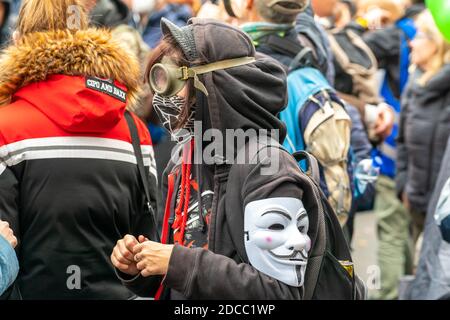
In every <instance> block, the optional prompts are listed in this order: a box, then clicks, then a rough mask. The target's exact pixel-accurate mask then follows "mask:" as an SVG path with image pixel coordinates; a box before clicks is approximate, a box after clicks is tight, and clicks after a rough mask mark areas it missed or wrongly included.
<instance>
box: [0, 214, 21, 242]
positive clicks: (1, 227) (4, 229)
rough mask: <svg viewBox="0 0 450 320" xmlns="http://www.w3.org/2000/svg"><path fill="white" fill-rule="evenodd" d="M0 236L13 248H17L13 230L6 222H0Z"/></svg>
mask: <svg viewBox="0 0 450 320" xmlns="http://www.w3.org/2000/svg"><path fill="white" fill-rule="evenodd" d="M0 236H2V237H3V238H5V239H6V241H8V242H9V244H10V245H11V246H12V247H13V248H15V247H16V246H17V243H18V241H17V238H16V237H15V236H14V232H13V230H12V229H11V228H10V226H9V223H8V222H6V221H0Z"/></svg>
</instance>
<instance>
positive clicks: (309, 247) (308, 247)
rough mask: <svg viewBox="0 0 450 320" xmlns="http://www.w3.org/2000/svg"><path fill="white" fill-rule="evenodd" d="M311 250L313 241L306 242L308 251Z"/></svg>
mask: <svg viewBox="0 0 450 320" xmlns="http://www.w3.org/2000/svg"><path fill="white" fill-rule="evenodd" d="M309 250H311V239H308V241H307V242H306V251H307V252H309Z"/></svg>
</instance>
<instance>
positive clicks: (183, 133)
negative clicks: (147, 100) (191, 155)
mask: <svg viewBox="0 0 450 320" xmlns="http://www.w3.org/2000/svg"><path fill="white" fill-rule="evenodd" d="M184 105H185V100H184V99H183V98H180V97H178V96H172V97H163V96H161V95H159V94H155V96H154V97H153V108H154V109H155V112H156V114H157V115H158V117H159V119H160V121H161V123H162V124H163V126H164V128H166V129H167V130H168V131H169V133H170V135H171V136H172V139H173V140H174V141H176V142H177V143H185V142H187V141H189V139H190V138H191V137H192V136H193V135H194V119H195V111H194V110H192V111H191V114H190V115H189V118H188V121H187V122H186V124H185V125H184V126H183V128H181V129H176V127H177V125H178V123H179V121H180V116H181V113H182V111H183V107H184Z"/></svg>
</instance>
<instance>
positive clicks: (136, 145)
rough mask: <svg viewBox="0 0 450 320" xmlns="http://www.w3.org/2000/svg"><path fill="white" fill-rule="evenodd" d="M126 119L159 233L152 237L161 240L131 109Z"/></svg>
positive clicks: (140, 174)
mask: <svg viewBox="0 0 450 320" xmlns="http://www.w3.org/2000/svg"><path fill="white" fill-rule="evenodd" d="M125 119H126V120H127V124H128V128H129V130H130V135H131V141H132V145H133V150H134V155H135V157H136V162H137V168H138V174H139V178H140V182H141V183H142V187H143V188H144V193H145V198H146V199H145V200H146V206H147V209H148V212H149V214H150V215H151V218H152V222H153V226H154V229H155V233H154V234H156V235H157V239H152V240H157V241H158V242H159V241H160V235H159V232H158V227H157V226H158V224H157V222H156V218H155V211H154V210H153V208H152V206H151V197H150V191H149V188H148V181H149V178H148V172H147V170H145V166H144V158H143V157H142V149H141V143H140V139H139V133H138V129H137V127H136V123H135V121H134V119H133V116H132V115H131V113H130V112H129V111H125Z"/></svg>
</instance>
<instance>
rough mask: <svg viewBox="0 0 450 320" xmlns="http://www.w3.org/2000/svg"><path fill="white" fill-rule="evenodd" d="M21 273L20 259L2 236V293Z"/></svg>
mask: <svg viewBox="0 0 450 320" xmlns="http://www.w3.org/2000/svg"><path fill="white" fill-rule="evenodd" d="M18 273H19V261H17V256H16V253H15V251H14V249H13V248H12V247H11V245H10V244H9V242H8V241H6V239H5V238H3V237H2V236H0V295H2V294H3V293H4V292H5V291H6V289H8V288H9V287H10V286H11V285H12V284H13V282H14V280H15V279H16V277H17V274H18Z"/></svg>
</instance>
